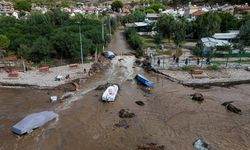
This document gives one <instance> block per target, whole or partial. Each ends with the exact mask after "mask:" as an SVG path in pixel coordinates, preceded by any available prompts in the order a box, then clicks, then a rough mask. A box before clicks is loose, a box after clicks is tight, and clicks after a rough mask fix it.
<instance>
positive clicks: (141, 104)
mask: <svg viewBox="0 0 250 150" xmlns="http://www.w3.org/2000/svg"><path fill="white" fill-rule="evenodd" d="M135 103H136V104H137V105H139V106H144V105H145V104H144V103H143V101H136V102H135Z"/></svg>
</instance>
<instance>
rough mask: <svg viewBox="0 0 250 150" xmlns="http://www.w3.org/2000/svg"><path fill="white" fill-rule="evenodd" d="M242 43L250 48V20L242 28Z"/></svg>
mask: <svg viewBox="0 0 250 150" xmlns="http://www.w3.org/2000/svg"><path fill="white" fill-rule="evenodd" d="M240 41H241V43H242V44H243V45H245V46H250V20H249V21H247V22H246V23H245V24H243V25H242V26H241V27H240Z"/></svg>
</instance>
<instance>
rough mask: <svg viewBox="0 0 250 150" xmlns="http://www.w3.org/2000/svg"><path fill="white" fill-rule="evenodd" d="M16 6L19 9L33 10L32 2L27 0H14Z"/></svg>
mask: <svg viewBox="0 0 250 150" xmlns="http://www.w3.org/2000/svg"><path fill="white" fill-rule="evenodd" d="M14 8H15V9H17V10H19V11H22V10H24V11H30V10H31V3H30V2H29V1H26V0H15V1H14Z"/></svg>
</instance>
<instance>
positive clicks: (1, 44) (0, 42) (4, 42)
mask: <svg viewBox="0 0 250 150" xmlns="http://www.w3.org/2000/svg"><path fill="white" fill-rule="evenodd" d="M9 45H10V40H9V38H8V37H7V36H6V35H3V34H0V50H5V49H7V48H8V47H9Z"/></svg>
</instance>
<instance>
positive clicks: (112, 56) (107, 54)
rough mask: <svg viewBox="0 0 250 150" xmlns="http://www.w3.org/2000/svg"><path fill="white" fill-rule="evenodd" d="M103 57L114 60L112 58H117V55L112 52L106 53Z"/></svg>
mask: <svg viewBox="0 0 250 150" xmlns="http://www.w3.org/2000/svg"><path fill="white" fill-rule="evenodd" d="M103 56H104V57H106V58H110V59H112V58H114V57H115V54H114V53H113V52H111V51H104V52H103Z"/></svg>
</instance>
